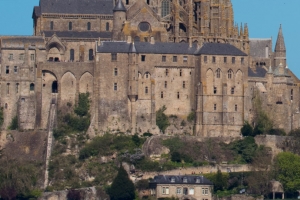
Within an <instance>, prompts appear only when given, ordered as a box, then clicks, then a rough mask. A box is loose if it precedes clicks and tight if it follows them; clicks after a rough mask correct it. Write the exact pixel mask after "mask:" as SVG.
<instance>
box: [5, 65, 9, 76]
mask: <svg viewBox="0 0 300 200" xmlns="http://www.w3.org/2000/svg"><path fill="white" fill-rule="evenodd" d="M5 73H6V74H9V66H6V70H5Z"/></svg>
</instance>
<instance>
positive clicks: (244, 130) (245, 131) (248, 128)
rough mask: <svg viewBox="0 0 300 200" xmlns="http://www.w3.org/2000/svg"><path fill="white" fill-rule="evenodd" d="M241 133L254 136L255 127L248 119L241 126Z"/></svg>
mask: <svg viewBox="0 0 300 200" xmlns="http://www.w3.org/2000/svg"><path fill="white" fill-rule="evenodd" d="M241 133H242V135H243V136H253V128H252V126H251V125H250V124H249V122H248V121H245V122H244V126H243V127H242V128H241Z"/></svg>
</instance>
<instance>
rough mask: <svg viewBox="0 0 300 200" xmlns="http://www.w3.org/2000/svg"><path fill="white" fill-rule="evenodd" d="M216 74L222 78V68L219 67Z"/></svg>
mask: <svg viewBox="0 0 300 200" xmlns="http://www.w3.org/2000/svg"><path fill="white" fill-rule="evenodd" d="M216 74H217V78H221V69H217V71H216Z"/></svg>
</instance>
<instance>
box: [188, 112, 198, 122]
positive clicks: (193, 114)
mask: <svg viewBox="0 0 300 200" xmlns="http://www.w3.org/2000/svg"><path fill="white" fill-rule="evenodd" d="M195 116H196V113H195V111H192V112H190V114H189V115H188V116H187V120H188V122H192V121H194V120H195Z"/></svg>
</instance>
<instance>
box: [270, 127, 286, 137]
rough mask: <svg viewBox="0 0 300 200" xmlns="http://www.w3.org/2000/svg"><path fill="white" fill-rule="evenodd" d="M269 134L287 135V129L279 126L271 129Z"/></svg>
mask: <svg viewBox="0 0 300 200" xmlns="http://www.w3.org/2000/svg"><path fill="white" fill-rule="evenodd" d="M268 134H269V135H280V136H285V135H286V133H285V131H284V130H283V129H279V128H277V129H274V128H272V129H270V130H269V133H268Z"/></svg>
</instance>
